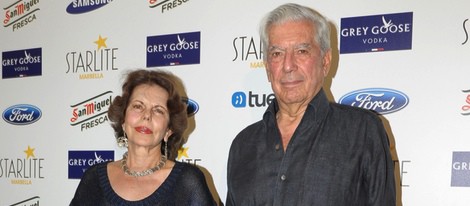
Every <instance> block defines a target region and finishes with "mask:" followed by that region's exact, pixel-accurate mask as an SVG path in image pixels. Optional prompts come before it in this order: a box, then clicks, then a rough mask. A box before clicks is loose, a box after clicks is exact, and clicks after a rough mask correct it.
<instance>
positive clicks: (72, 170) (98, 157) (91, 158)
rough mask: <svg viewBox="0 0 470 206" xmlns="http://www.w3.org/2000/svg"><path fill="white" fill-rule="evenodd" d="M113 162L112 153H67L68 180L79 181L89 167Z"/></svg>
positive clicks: (110, 151) (105, 151) (111, 151)
mask: <svg viewBox="0 0 470 206" xmlns="http://www.w3.org/2000/svg"><path fill="white" fill-rule="evenodd" d="M108 161H114V151H113V150H104V151H69V161H68V165H69V179H80V178H82V176H83V173H84V172H85V171H86V170H87V169H88V168H89V167H91V166H93V165H95V164H99V163H103V162H108Z"/></svg>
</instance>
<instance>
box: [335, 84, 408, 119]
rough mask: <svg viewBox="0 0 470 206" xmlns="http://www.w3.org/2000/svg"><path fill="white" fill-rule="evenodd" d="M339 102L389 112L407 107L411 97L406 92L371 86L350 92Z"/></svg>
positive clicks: (381, 112) (384, 112)
mask: <svg viewBox="0 0 470 206" xmlns="http://www.w3.org/2000/svg"><path fill="white" fill-rule="evenodd" d="M338 102H339V103H340V104H344V105H351V106H354V107H360V108H364V109H368V110H373V111H375V112H378V113H380V114H389V113H393V112H396V111H399V110H401V109H403V108H405V107H406V106H407V105H408V102H409V99H408V96H406V95H405V94H404V93H402V92H399V91H396V90H393V89H384V88H369V89H362V90H357V91H353V92H350V93H348V94H346V95H344V96H343V97H341V99H339V101H338Z"/></svg>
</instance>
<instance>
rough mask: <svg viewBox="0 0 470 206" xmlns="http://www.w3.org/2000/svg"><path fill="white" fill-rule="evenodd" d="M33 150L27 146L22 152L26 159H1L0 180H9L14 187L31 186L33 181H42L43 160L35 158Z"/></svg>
mask: <svg viewBox="0 0 470 206" xmlns="http://www.w3.org/2000/svg"><path fill="white" fill-rule="evenodd" d="M35 150H36V149H35V148H31V147H30V146H28V148H27V149H26V150H24V151H23V152H24V153H25V154H26V158H12V157H4V158H1V159H0V178H6V179H10V181H11V184H15V185H31V184H32V183H33V182H32V180H34V179H44V176H43V175H44V171H43V170H44V169H45V168H44V158H37V157H36V155H35V154H34V152H35Z"/></svg>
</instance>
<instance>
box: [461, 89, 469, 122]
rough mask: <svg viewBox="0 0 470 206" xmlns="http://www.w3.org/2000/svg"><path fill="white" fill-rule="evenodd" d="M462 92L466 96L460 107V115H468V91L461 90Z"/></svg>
mask: <svg viewBox="0 0 470 206" xmlns="http://www.w3.org/2000/svg"><path fill="white" fill-rule="evenodd" d="M462 92H463V93H464V94H465V95H466V96H465V103H464V105H463V106H462V113H461V114H462V115H465V116H466V115H470V89H468V90H462Z"/></svg>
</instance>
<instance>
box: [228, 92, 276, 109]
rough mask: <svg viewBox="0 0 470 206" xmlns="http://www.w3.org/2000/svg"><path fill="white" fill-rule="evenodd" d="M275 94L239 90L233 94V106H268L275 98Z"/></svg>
mask: <svg viewBox="0 0 470 206" xmlns="http://www.w3.org/2000/svg"><path fill="white" fill-rule="evenodd" d="M274 98H275V95H274V94H273V93H271V94H254V93H253V92H252V91H249V92H248V96H247V95H246V94H245V92H242V91H238V92H235V93H233V94H232V106H233V107H235V108H243V107H266V106H268V105H270V104H271V102H272V101H273V100H274Z"/></svg>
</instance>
